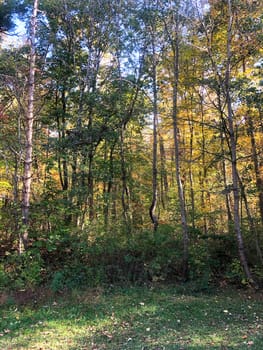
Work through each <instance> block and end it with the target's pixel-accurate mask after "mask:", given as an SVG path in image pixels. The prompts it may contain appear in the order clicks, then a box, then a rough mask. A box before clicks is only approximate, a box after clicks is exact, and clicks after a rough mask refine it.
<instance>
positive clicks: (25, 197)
mask: <svg viewBox="0 0 263 350" xmlns="http://www.w3.org/2000/svg"><path fill="white" fill-rule="evenodd" d="M37 12H38V0H34V7H33V13H32V17H31V23H30V25H31V28H30V29H31V32H30V38H29V40H30V56H29V79H28V103H27V113H26V117H25V126H26V144H25V161H24V172H23V190H22V229H21V235H20V244H19V251H20V253H22V252H23V251H24V250H25V249H26V248H27V245H28V228H29V207H30V194H31V181H32V153H33V124H34V94H35V66H36V49H35V37H36V28H37Z"/></svg>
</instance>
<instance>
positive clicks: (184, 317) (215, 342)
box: [0, 288, 263, 350]
mask: <svg viewBox="0 0 263 350" xmlns="http://www.w3.org/2000/svg"><path fill="white" fill-rule="evenodd" d="M262 321H263V302H262V301H257V300H255V299H254V298H247V297H242V296H239V295H233V294H232V295H229V294H228V293H221V294H219V295H216V294H214V295H212V294H210V295H201V294H200V295H184V294H178V293H176V292H175V290H174V289H172V288H160V289H152V290H151V289H146V288H129V289H126V290H115V291H113V293H110V294H105V293H94V292H82V293H80V292H75V293H73V294H72V295H70V296H69V295H68V296H64V297H63V298H62V297H60V298H57V299H56V300H55V301H54V300H50V301H49V302H48V303H45V304H41V305H36V306H32V305H31V306H30V305H24V306H20V307H19V306H17V305H15V304H12V305H9V306H7V305H6V306H5V307H4V308H2V310H1V320H0V324H1V331H0V333H1V337H0V349H5V350H7V349H9V348H10V349H12V350H13V349H27V350H29V349H44V350H47V349H52V350H57V349H63V350H64V349H65V350H81V349H83V350H84V349H86V350H87V349H88V350H103V349H107V350H125V349H127V350H128V349H130V350H136V349H138V350H143V349H144V350H161V349H175V350H177V349H181V350H182V349H187V350H206V349H211V350H215V349H220V350H223V349H227V350H229V349H240V350H241V349H250V348H251V349H253V350H262V348H263V336H262V331H263V327H262Z"/></svg>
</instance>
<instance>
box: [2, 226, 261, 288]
mask: <svg viewBox="0 0 263 350" xmlns="http://www.w3.org/2000/svg"><path fill="white" fill-rule="evenodd" d="M247 239H248V240H247V243H248V246H249V237H248V238H247ZM249 248H250V250H249V251H248V257H249V261H251V263H253V262H254V261H255V267H254V269H253V273H254V274H255V275H256V276H257V279H258V281H259V282H260V281H261V280H262V270H261V267H260V266H258V268H257V267H256V266H257V265H256V258H255V255H256V251H255V247H254V246H253V245H252V246H250V247H249ZM182 259H183V254H182V239H181V237H180V235H178V233H177V232H176V228H174V227H171V226H167V225H163V226H160V227H159V229H158V230H157V231H156V232H155V233H153V232H152V231H142V232H140V233H136V234H134V235H133V236H127V235H126V234H121V233H120V232H119V233H118V232H114V233H112V234H111V235H110V234H109V233H108V234H101V235H100V236H99V235H98V231H97V230H96V234H94V235H92V233H91V232H89V233H88V234H87V235H84V234H83V233H82V234H78V235H77V234H76V233H71V232H70V231H69V230H68V229H66V228H65V229H64V230H62V231H59V230H57V231H56V232H55V233H54V234H53V235H48V236H42V235H41V234H38V235H37V237H33V238H32V243H31V246H30V248H29V249H28V250H27V252H25V253H24V254H22V255H18V254H17V253H16V251H15V252H13V253H12V252H10V253H9V254H7V255H6V256H5V258H4V259H2V262H1V265H0V266H1V269H0V288H1V289H2V290H6V289H10V290H12V289H13V290H19V289H27V288H29V289H32V288H36V287H39V286H43V285H48V286H50V288H51V289H52V290H53V291H54V292H58V291H63V290H69V289H74V288H87V287H96V286H103V285H108V286H109V285H127V284H132V285H144V284H151V283H152V282H165V283H167V282H170V283H171V282H173V283H182V282H185V280H184V276H183V273H182V268H183V260H182ZM254 259H255V260H254ZM189 268H190V274H189V281H191V282H192V283H193V285H195V288H196V289H197V290H209V289H210V288H211V287H212V288H213V286H215V285H222V284H223V285H233V286H237V285H243V286H244V287H245V286H248V281H247V280H246V277H245V275H244V272H243V270H242V268H241V266H240V263H239V259H238V254H237V250H236V245H235V237H234V236H232V237H231V236H229V235H227V236H226V235H220V236H217V235H211V236H204V235H201V234H198V233H197V232H193V233H192V235H191V243H190V255H189Z"/></svg>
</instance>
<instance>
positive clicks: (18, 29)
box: [1, 18, 26, 48]
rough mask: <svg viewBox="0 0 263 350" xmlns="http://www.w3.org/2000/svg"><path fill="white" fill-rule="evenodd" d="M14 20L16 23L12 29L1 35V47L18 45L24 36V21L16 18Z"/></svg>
mask: <svg viewBox="0 0 263 350" xmlns="http://www.w3.org/2000/svg"><path fill="white" fill-rule="evenodd" d="M14 22H15V24H16V26H15V28H14V30H13V31H12V32H10V34H8V35H5V36H4V37H3V41H2V45H1V46H2V48H7V47H18V46H19V45H20V44H22V43H23V42H24V40H25V38H26V28H25V23H24V22H23V21H21V20H19V19H18V18H16V19H15V20H14Z"/></svg>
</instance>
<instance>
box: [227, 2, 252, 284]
mask: <svg viewBox="0 0 263 350" xmlns="http://www.w3.org/2000/svg"><path fill="white" fill-rule="evenodd" d="M232 25H233V13H232V3H231V0H228V30H227V47H226V50H227V63H226V72H225V94H226V104H227V119H228V127H229V135H230V148H231V149H230V151H231V169H232V182H233V195H234V228H235V233H236V237H237V245H238V252H239V258H240V263H241V265H242V267H243V270H244V273H245V276H246V278H247V280H248V282H249V283H251V284H252V285H255V281H254V280H253V277H252V275H251V272H250V269H249V266H248V262H247V257H246V254H245V248H244V242H243V235H242V231H241V222H240V214H239V200H240V198H239V197H240V195H239V191H240V189H239V182H238V170H237V150H236V135H235V129H234V121H233V110H232V103H231V95H230V72H231V58H232V53H231V41H232Z"/></svg>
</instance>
